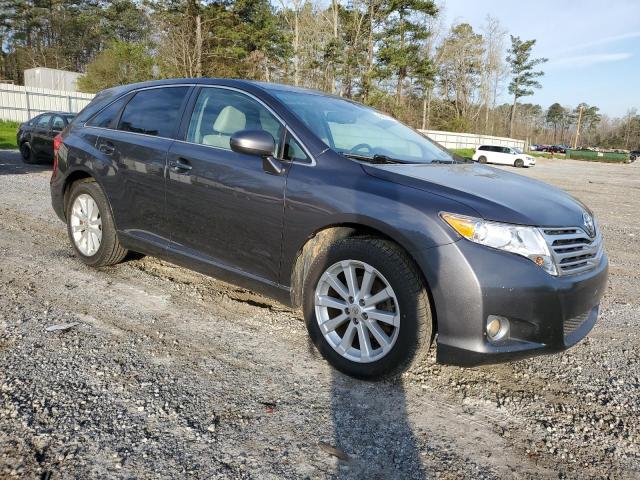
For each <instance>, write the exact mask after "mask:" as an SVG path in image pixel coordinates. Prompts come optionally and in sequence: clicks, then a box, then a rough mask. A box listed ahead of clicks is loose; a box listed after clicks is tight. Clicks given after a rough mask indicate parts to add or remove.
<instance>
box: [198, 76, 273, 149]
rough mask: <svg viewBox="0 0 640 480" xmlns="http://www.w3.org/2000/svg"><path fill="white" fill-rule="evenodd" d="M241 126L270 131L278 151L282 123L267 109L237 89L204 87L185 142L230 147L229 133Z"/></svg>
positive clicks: (247, 128)
mask: <svg viewBox="0 0 640 480" xmlns="http://www.w3.org/2000/svg"><path fill="white" fill-rule="evenodd" d="M241 130H264V131H267V132H269V133H270V134H271V136H272V137H273V139H274V140H275V144H276V150H275V152H279V146H280V141H281V138H282V125H281V124H280V122H279V121H278V120H277V119H276V118H275V117H274V116H273V115H272V114H271V112H269V110H267V109H266V108H265V107H264V106H263V105H261V104H260V103H259V102H257V101H255V100H254V99H252V98H250V97H248V96H247V95H244V94H242V93H240V92H236V91H233V90H227V89H222V88H203V89H202V90H201V91H200V94H199V95H198V99H197V101H196V104H195V107H194V109H193V113H192V115H191V121H190V122H189V129H188V131H187V139H186V140H187V142H192V143H198V144H201V145H209V146H212V147H216V148H223V149H225V150H231V145H230V140H231V136H232V135H233V134H234V133H236V132H239V131H241ZM275 152H274V153H275Z"/></svg>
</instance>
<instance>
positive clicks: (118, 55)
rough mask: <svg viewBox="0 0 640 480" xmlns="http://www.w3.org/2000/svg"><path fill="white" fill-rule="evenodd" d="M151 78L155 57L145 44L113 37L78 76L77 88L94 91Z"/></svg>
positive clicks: (83, 90)
mask: <svg viewBox="0 0 640 480" xmlns="http://www.w3.org/2000/svg"><path fill="white" fill-rule="evenodd" d="M152 78H153V58H152V57H151V55H150V54H149V52H148V51H147V49H146V48H145V47H144V46H143V45H142V44H139V43H128V42H121V41H114V42H113V43H112V44H111V45H110V46H109V47H108V48H107V49H106V50H103V51H102V52H101V53H100V54H98V56H97V57H96V58H95V59H94V60H93V61H92V62H91V63H90V64H89V65H88V66H87V73H86V74H84V75H83V76H81V77H80V78H79V79H78V89H79V90H80V91H82V92H90V93H93V92H98V91H100V90H103V89H105V88H109V87H113V86H115V85H123V84H125V83H132V82H142V81H145V80H150V79H152Z"/></svg>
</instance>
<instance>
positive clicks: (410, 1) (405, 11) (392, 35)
mask: <svg viewBox="0 0 640 480" xmlns="http://www.w3.org/2000/svg"><path fill="white" fill-rule="evenodd" d="M437 13H438V9H437V8H436V6H435V4H434V3H433V1H431V0H390V1H389V2H388V3H387V5H386V6H385V8H384V15H385V16H386V21H385V25H384V29H383V31H382V32H381V35H380V37H381V44H380V47H379V50H378V60H379V62H380V74H381V77H383V78H389V77H395V79H396V105H399V104H400V103H401V99H402V89H403V85H404V81H405V79H406V78H407V77H408V76H410V75H411V74H412V72H413V69H414V68H415V67H416V66H417V65H418V64H419V63H421V62H420V59H419V50H420V43H421V42H422V41H424V40H425V39H426V38H427V37H428V36H429V31H428V30H427V28H425V25H424V23H423V22H421V21H420V17H422V18H424V17H425V16H427V17H430V16H435V15H436V14H437ZM421 68H423V67H421Z"/></svg>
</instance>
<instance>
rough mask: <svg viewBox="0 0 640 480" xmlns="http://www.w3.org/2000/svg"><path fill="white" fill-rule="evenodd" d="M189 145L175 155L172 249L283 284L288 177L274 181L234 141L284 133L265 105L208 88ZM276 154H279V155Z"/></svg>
mask: <svg viewBox="0 0 640 480" xmlns="http://www.w3.org/2000/svg"><path fill="white" fill-rule="evenodd" d="M188 123H189V125H188V128H187V131H186V134H185V141H176V142H175V143H174V144H173V145H172V146H171V148H170V149H169V155H168V165H169V169H168V175H169V176H168V180H167V221H168V223H169V224H170V225H171V228H172V232H171V243H170V248H171V249H172V250H173V251H174V252H177V253H180V254H183V255H187V256H190V257H193V258H196V259H198V260H200V261H204V262H207V263H209V264H211V265H213V266H214V267H217V268H223V269H227V270H231V271H235V272H236V273H237V272H238V271H240V272H241V273H243V274H248V275H249V276H254V277H258V278H259V279H262V280H267V281H270V282H277V281H278V272H279V265H280V249H281V243H282V224H283V211H284V191H285V182H286V175H287V173H288V169H287V170H285V171H284V172H283V173H282V175H272V174H268V173H266V172H265V171H264V169H263V164H262V158H260V157H258V156H254V155H247V154H241V153H236V152H233V151H232V150H231V147H230V145H229V140H230V138H231V135H233V134H234V133H236V132H238V131H240V130H256V129H260V130H266V131H268V132H269V133H270V134H271V135H272V136H273V137H274V140H275V141H276V145H277V147H276V152H279V145H280V143H281V137H282V133H283V126H282V125H281V123H280V122H279V121H278V119H276V117H275V116H274V115H273V114H272V113H271V112H270V111H269V110H268V109H267V108H266V107H265V106H264V105H262V104H261V103H260V102H259V101H257V100H256V99H254V98H253V97H250V96H249V95H246V94H244V93H241V92H239V91H236V90H231V89H225V88H221V87H202V88H201V90H200V92H199V93H198V96H197V99H196V101H195V104H194V107H193V113H192V114H191V116H190V118H189V119H188ZM274 153H275V152H274Z"/></svg>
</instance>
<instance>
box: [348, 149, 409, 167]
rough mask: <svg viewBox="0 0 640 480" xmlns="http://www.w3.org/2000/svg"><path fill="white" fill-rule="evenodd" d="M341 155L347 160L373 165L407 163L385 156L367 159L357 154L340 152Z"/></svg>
mask: <svg viewBox="0 0 640 480" xmlns="http://www.w3.org/2000/svg"><path fill="white" fill-rule="evenodd" d="M341 154H342V156H344V157H347V158H353V159H355V160H363V161H365V162H370V163H375V164H388V163H407V162H403V161H402V160H398V159H395V158H391V157H387V156H386V155H374V156H373V157H369V156H367V155H360V154H359V153H349V152H342V153H341Z"/></svg>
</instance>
